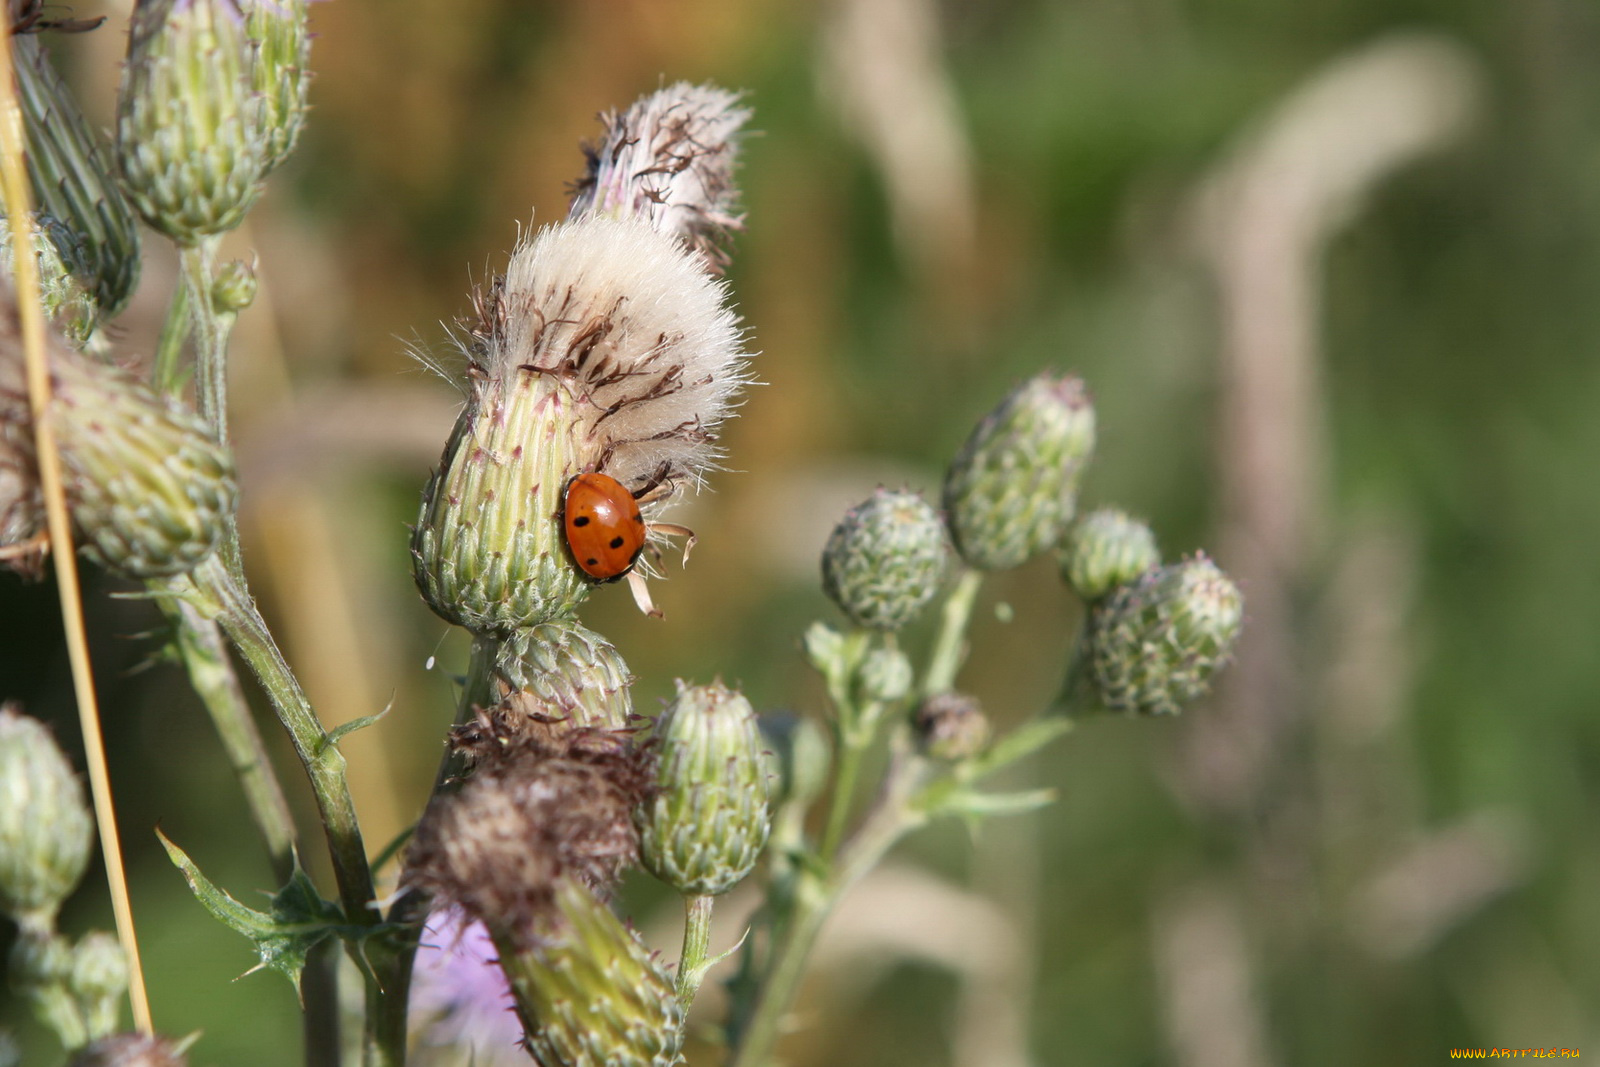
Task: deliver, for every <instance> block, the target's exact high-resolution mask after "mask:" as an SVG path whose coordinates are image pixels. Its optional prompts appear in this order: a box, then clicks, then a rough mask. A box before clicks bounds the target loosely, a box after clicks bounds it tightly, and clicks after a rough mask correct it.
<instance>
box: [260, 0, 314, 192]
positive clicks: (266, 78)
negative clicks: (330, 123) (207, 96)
mask: <svg viewBox="0 0 1600 1067" xmlns="http://www.w3.org/2000/svg"><path fill="white" fill-rule="evenodd" d="M246 7H247V9H248V11H249V16H248V20H247V23H246V30H247V32H248V34H249V36H250V40H251V41H252V42H254V44H255V62H254V63H252V64H251V66H250V77H251V84H252V85H253V86H254V88H255V91H256V93H257V95H258V97H259V98H260V101H261V109H262V115H261V128H262V132H263V134H264V136H265V139H266V146H265V152H264V155H265V160H266V166H265V168H264V170H263V173H266V172H269V171H271V170H273V169H274V168H276V167H277V166H278V165H279V164H281V163H282V162H283V161H284V160H286V159H288V158H289V153H291V152H293V151H294V146H295V143H296V142H297V141H299V139H300V130H301V129H302V128H303V127H304V126H305V122H306V98H307V96H308V94H309V93H310V91H311V34H310V33H309V32H307V26H306V21H307V20H306V0H246Z"/></svg>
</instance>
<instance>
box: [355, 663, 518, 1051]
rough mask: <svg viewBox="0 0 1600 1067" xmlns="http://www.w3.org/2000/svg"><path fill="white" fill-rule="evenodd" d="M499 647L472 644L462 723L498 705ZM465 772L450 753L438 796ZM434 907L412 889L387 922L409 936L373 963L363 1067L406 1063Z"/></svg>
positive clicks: (441, 768) (458, 712)
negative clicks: (421, 946) (414, 995)
mask: <svg viewBox="0 0 1600 1067" xmlns="http://www.w3.org/2000/svg"><path fill="white" fill-rule="evenodd" d="M500 644H501V643H500V640H499V639H498V638H494V637H474V638H473V639H472V657H471V659H470V660H469V662H468V664H467V679H466V684H465V685H463V686H462V688H461V700H460V703H459V704H458V705H457V710H456V719H455V721H456V722H457V723H463V722H466V721H467V718H468V717H469V716H471V715H472V714H473V709H474V708H479V707H488V706H489V705H491V704H493V703H494V702H495V699H496V694H495V691H494V690H495V675H494V665H495V661H496V660H497V659H498V657H499V653H500ZM460 771H461V767H460V763H459V761H458V760H457V758H456V757H455V755H454V754H453V753H450V752H448V751H447V752H446V753H445V755H444V758H443V759H441V760H440V761H439V770H438V773H437V774H436V775H435V777H434V783H433V791H434V792H435V793H438V792H439V791H440V790H441V789H445V788H448V786H449V784H450V783H451V782H452V781H453V780H454V779H455V778H456V776H457V775H459V774H460ZM432 904H433V899H432V898H431V897H430V896H428V894H426V893H423V892H421V891H419V890H415V889H413V890H410V891H409V892H407V893H405V894H403V895H402V896H401V897H400V899H399V900H397V901H395V904H394V907H393V908H391V909H389V918H388V921H389V922H390V923H391V924H393V925H395V926H398V927H400V928H401V929H402V930H403V931H404V932H403V933H402V934H401V936H400V938H399V939H398V941H396V942H394V943H393V944H392V946H391V947H390V948H389V949H387V950H385V951H384V953H383V956H382V958H381V959H374V960H373V963H372V971H373V974H374V975H376V976H377V981H376V982H369V983H368V990H367V994H368V996H367V1035H366V1042H365V1051H364V1053H363V1057H362V1063H363V1067H400V1065H403V1064H404V1063H405V1058H406V1025H407V1024H406V1016H407V1014H408V1011H409V1009H410V1002H411V970H412V967H413V965H414V964H415V963H416V959H417V944H418V939H419V936H420V933H421V928H422V924H423V923H424V922H425V921H426V920H427V918H428V909H429V908H430V907H431V906H432Z"/></svg>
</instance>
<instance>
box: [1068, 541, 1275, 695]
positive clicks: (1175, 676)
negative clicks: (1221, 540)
mask: <svg viewBox="0 0 1600 1067" xmlns="http://www.w3.org/2000/svg"><path fill="white" fill-rule="evenodd" d="M1243 614H1244V612H1243V601H1242V599H1241V597H1240V595H1239V587H1238V586H1236V585H1234V583H1233V581H1232V579H1230V578H1229V577H1228V576H1227V575H1226V574H1224V573H1222V571H1221V570H1220V569H1218V567H1217V565H1216V564H1215V563H1212V562H1211V560H1209V559H1207V558H1206V557H1205V555H1203V554H1199V555H1196V556H1195V557H1194V558H1193V559H1189V560H1185V561H1183V562H1182V563H1175V564H1171V565H1169V566H1166V567H1157V568H1155V569H1154V570H1149V571H1146V572H1145V573H1144V574H1143V575H1141V576H1140V577H1138V578H1136V579H1135V580H1134V581H1132V582H1130V583H1129V584H1127V585H1124V586H1121V587H1120V588H1118V589H1117V590H1116V591H1115V592H1114V593H1112V594H1111V595H1110V596H1109V597H1108V598H1106V600H1104V601H1103V602H1102V603H1100V604H1098V605H1097V606H1096V607H1095V608H1094V610H1093V611H1092V612H1091V613H1090V616H1089V667H1090V670H1091V672H1092V673H1091V677H1092V678H1093V681H1094V685H1095V689H1096V690H1097V692H1098V694H1099V697H1100V700H1101V702H1102V703H1104V704H1105V706H1106V707H1108V708H1110V709H1112V710H1113V711H1126V712H1137V713H1140V714H1144V715H1175V714H1177V713H1178V712H1179V711H1181V710H1182V709H1183V706H1184V705H1185V704H1188V703H1190V702H1191V701H1193V700H1195V699H1196V698H1198V697H1200V696H1202V695H1203V694H1204V693H1205V692H1206V690H1207V689H1208V688H1209V686H1210V682H1211V675H1212V674H1213V673H1214V672H1215V671H1216V669H1217V668H1218V667H1221V666H1222V665H1223V664H1225V663H1227V662H1228V660H1229V659H1230V658H1231V656H1232V652H1233V644H1234V641H1235V640H1236V639H1237V638H1238V636H1239V626H1240V623H1241V621H1242V620H1243Z"/></svg>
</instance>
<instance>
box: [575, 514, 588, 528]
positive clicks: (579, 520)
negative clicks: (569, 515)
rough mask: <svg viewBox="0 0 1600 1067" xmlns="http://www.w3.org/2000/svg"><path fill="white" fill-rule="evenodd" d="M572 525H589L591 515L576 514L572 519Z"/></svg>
mask: <svg viewBox="0 0 1600 1067" xmlns="http://www.w3.org/2000/svg"><path fill="white" fill-rule="evenodd" d="M572 525H574V526H587V525H589V516H587V515H577V516H574V517H573V520H572Z"/></svg>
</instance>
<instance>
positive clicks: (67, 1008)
mask: <svg viewBox="0 0 1600 1067" xmlns="http://www.w3.org/2000/svg"><path fill="white" fill-rule="evenodd" d="M7 962H8V968H7V969H8V970H9V972H10V975H9V977H10V981H11V988H12V989H14V990H15V991H16V992H17V993H18V995H19V996H20V997H21V998H22V999H23V1000H24V1001H26V1003H27V1004H28V1006H29V1008H31V1009H32V1011H33V1015H34V1018H36V1019H38V1020H39V1021H40V1022H41V1023H43V1024H44V1025H45V1026H46V1027H48V1028H49V1029H50V1030H52V1031H54V1033H55V1035H56V1037H57V1039H59V1040H60V1042H61V1043H62V1044H63V1045H65V1046H66V1047H67V1048H77V1047H78V1046H80V1045H82V1044H84V1043H85V1042H87V1041H88V1040H89V1037H90V1034H89V1032H88V1029H87V1027H86V1026H85V1025H84V1018H83V1011H82V1008H81V1007H80V1005H79V1004H78V1000H77V998H76V997H74V996H73V995H72V990H71V988H70V987H69V985H68V982H69V980H70V978H71V976H72V949H71V947H70V946H69V945H68V944H67V941H66V939H65V938H63V937H62V936H61V935H60V934H57V933H54V932H51V931H48V930H40V929H30V928H29V927H27V926H24V927H23V928H22V932H21V934H20V935H19V936H18V937H17V940H16V943H15V944H13V945H12V946H11V957H10V959H9V960H8V961H7Z"/></svg>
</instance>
